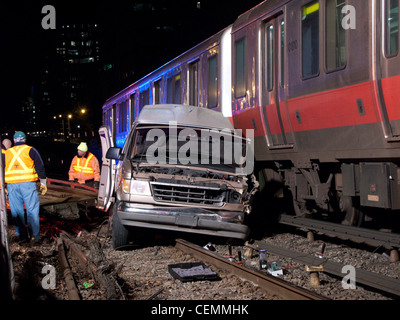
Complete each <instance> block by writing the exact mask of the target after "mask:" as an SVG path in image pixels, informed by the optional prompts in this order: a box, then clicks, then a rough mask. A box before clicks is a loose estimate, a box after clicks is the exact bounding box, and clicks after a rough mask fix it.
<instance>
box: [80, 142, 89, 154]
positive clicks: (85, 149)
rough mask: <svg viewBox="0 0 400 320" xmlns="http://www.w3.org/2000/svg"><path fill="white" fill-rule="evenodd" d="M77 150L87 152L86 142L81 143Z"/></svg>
mask: <svg viewBox="0 0 400 320" xmlns="http://www.w3.org/2000/svg"><path fill="white" fill-rule="evenodd" d="M78 150H81V151H83V152H87V151H88V146H87V144H86V142H81V144H80V145H79V146H78Z"/></svg>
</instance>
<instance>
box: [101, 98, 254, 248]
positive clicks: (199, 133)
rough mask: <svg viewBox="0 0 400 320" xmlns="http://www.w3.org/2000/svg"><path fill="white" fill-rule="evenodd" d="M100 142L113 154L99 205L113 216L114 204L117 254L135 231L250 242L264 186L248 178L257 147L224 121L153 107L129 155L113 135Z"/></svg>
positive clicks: (184, 109) (210, 114)
mask: <svg viewBox="0 0 400 320" xmlns="http://www.w3.org/2000/svg"><path fill="white" fill-rule="evenodd" d="M100 137H101V140H102V147H103V152H105V151H106V150H107V152H106V153H105V155H104V158H103V168H102V174H101V182H100V189H99V199H98V200H99V206H101V207H103V208H105V209H107V207H109V206H110V204H111V203H113V218H112V222H113V227H112V230H113V234H112V235H113V246H114V248H117V247H120V246H123V245H126V244H127V243H128V242H129V240H130V238H131V237H130V236H131V232H132V230H131V228H130V227H141V228H151V229H163V230H174V231H181V232H190V233H198V234H205V235H213V236H221V237H228V238H237V239H246V237H247V236H248V234H249V229H248V227H247V226H246V225H245V224H244V221H245V218H246V215H248V214H249V213H250V211H251V201H252V198H253V195H254V193H255V192H256V191H257V187H258V183H257V181H256V180H255V178H254V175H253V174H252V172H251V171H250V172H248V171H249V170H248V167H247V170H244V169H245V167H246V165H248V163H246V161H245V159H247V160H248V159H249V157H248V156H247V157H246V153H245V152H246V150H248V147H249V143H248V142H249V140H246V139H243V138H242V137H241V136H239V135H238V134H237V132H236V131H234V130H233V127H232V124H231V123H230V121H229V120H228V119H226V118H225V117H223V115H222V114H221V113H218V112H215V111H211V110H207V109H203V108H198V107H191V106H182V105H153V106H146V107H144V108H143V110H142V111H141V113H140V115H139V117H138V119H137V121H136V122H135V123H134V124H133V127H132V130H131V132H130V133H129V135H128V137H127V139H126V141H125V144H124V147H123V148H122V149H121V148H114V147H113V146H112V139H111V135H110V132H109V130H108V127H102V128H101V129H100ZM107 137H108V139H107ZM107 140H110V141H107ZM106 141H107V143H106V144H105V146H103V142H106ZM107 144H108V145H107ZM247 162H249V161H247Z"/></svg>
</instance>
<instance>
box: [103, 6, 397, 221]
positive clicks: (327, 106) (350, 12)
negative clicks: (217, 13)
mask: <svg viewBox="0 0 400 320" xmlns="http://www.w3.org/2000/svg"><path fill="white" fill-rule="evenodd" d="M399 36H400V35H399V0H319V1H318V0H313V1H310V0H267V1H264V2H262V3H260V4H259V5H258V6H256V7H254V8H253V9H251V10H249V11H247V12H245V13H243V14H242V15H241V16H239V17H238V18H237V19H236V21H234V22H233V24H231V25H230V26H228V27H226V28H225V29H224V30H221V31H220V32H219V33H217V34H215V35H213V36H212V37H210V38H209V39H207V40H205V41H204V42H202V43H200V44H198V45H197V46H195V47H193V48H192V49H190V50H188V51H187V52H185V53H183V54H181V55H180V56H178V57H177V58H175V59H174V60H172V61H170V62H168V63H166V64H165V65H163V66H161V67H160V68H158V69H157V70H154V71H153V72H151V73H150V74H148V75H147V76H145V77H143V78H142V79H140V80H138V81H137V82H135V83H133V84H132V85H130V86H128V87H127V88H125V89H123V90H122V91H121V92H119V93H117V94H116V95H114V96H113V97H111V98H109V99H108V100H107V101H106V102H105V104H104V106H103V124H104V125H108V126H110V128H111V129H112V134H113V137H114V140H115V143H116V145H118V146H122V145H123V143H124V141H125V139H126V137H127V134H128V131H129V128H130V126H131V124H132V123H133V121H134V120H135V119H136V117H137V116H138V114H139V112H140V110H141V109H142V108H143V107H144V106H145V105H148V104H160V103H161V104H163V103H166V104H187V105H193V106H198V107H199V108H208V109H213V110H217V111H219V112H222V114H223V115H224V116H225V117H228V118H229V119H230V120H231V121H232V123H233V125H234V126H235V128H238V129H242V130H243V132H246V129H252V130H253V132H254V151H255V163H256V168H255V169H256V171H257V175H258V178H259V180H260V185H261V187H262V190H261V192H263V193H265V194H266V195H267V196H266V198H265V199H282V198H283V199H286V200H287V199H289V200H290V201H289V202H290V204H291V207H292V210H293V211H292V214H295V215H297V216H307V217H314V216H316V215H319V216H323V217H326V218H327V219H330V220H332V221H338V222H340V223H342V224H347V225H354V226H359V225H360V223H361V222H363V221H365V220H366V218H368V219H375V218H376V217H375V215H378V216H381V215H382V216H383V215H387V214H389V215H390V216H392V215H395V216H398V215H399V214H400V213H399V214H398V213H397V212H398V211H397V210H399V209H400V167H399V165H400V161H399V160H400V105H399V103H400V55H399ZM269 196H271V197H269ZM286 200H285V202H287V201H286Z"/></svg>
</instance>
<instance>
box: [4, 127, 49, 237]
mask: <svg viewBox="0 0 400 320" xmlns="http://www.w3.org/2000/svg"><path fill="white" fill-rule="evenodd" d="M14 144H15V145H14V147H12V148H9V149H7V151H6V153H5V160H6V161H5V183H6V184H7V189H8V200H9V203H10V208H11V215H12V217H13V219H14V223H15V228H16V233H17V235H18V236H19V237H20V240H21V241H29V240H31V241H32V242H33V244H39V243H40V242H39V241H40V220H39V208H40V201H39V194H38V190H37V185H36V182H37V181H39V180H40V190H39V191H40V193H41V194H42V195H45V194H46V192H47V185H46V184H47V178H46V171H45V168H44V164H43V160H42V158H41V156H40V154H39V152H38V151H37V150H36V149H35V148H32V147H30V146H28V145H27V144H26V135H25V133H23V132H22V131H18V132H16V133H15V134H14ZM24 207H25V208H26V215H27V222H28V230H29V233H28V230H26V227H25V210H24Z"/></svg>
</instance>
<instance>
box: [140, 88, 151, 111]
mask: <svg viewBox="0 0 400 320" xmlns="http://www.w3.org/2000/svg"><path fill="white" fill-rule="evenodd" d="M149 91H150V90H149V89H146V90H144V91H142V92H141V93H140V94H139V112H140V111H142V109H143V107H144V106H146V105H148V104H149V103H150V95H149V93H150V92H149Z"/></svg>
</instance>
